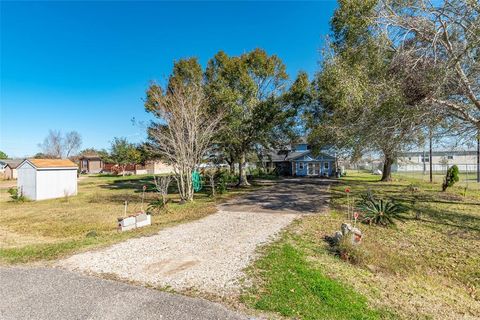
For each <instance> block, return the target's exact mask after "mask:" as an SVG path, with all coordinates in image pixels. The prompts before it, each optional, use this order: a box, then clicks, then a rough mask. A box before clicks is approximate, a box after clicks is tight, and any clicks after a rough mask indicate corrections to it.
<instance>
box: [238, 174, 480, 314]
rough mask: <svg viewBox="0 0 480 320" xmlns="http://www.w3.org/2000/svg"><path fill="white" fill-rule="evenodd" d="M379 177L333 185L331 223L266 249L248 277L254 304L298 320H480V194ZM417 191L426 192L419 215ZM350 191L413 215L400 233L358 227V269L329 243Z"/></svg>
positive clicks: (343, 218)
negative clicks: (400, 206)
mask: <svg viewBox="0 0 480 320" xmlns="http://www.w3.org/2000/svg"><path fill="white" fill-rule="evenodd" d="M378 179H379V177H378V176H373V175H370V174H366V173H356V172H349V174H348V176H346V177H344V178H343V179H342V180H341V181H340V182H339V183H337V184H334V185H332V187H331V194H332V201H331V208H330V212H329V214H328V215H327V216H320V215H316V216H308V217H306V218H303V219H302V220H300V221H298V222H297V223H294V224H293V225H291V226H290V227H289V228H288V229H287V230H286V231H285V232H284V234H283V236H282V238H281V240H279V241H278V242H276V243H275V244H273V245H270V246H267V247H266V248H263V252H264V254H265V255H264V256H263V257H262V258H260V259H259V260H258V261H257V262H256V263H255V264H254V265H253V266H252V268H251V269H250V270H249V274H250V275H251V276H252V279H253V287H251V288H250V289H249V290H248V291H247V292H246V293H245V295H244V299H245V301H246V302H247V304H248V305H250V306H252V307H254V308H257V309H260V310H266V311H274V312H278V313H280V314H282V315H284V316H287V317H295V318H296V319H365V318H368V319H371V318H379V319H388V318H399V319H461V318H466V319H470V318H471V319H474V318H479V317H480V293H479V292H478V288H479V287H480V267H479V266H480V191H475V190H471V192H467V194H466V196H464V190H463V188H462V186H461V185H460V186H457V187H453V188H452V189H450V190H448V192H441V191H440V189H441V188H440V183H434V184H430V183H428V182H424V181H422V180H420V179H416V178H414V177H406V176H404V175H396V176H395V177H394V181H392V182H388V183H382V182H379V181H378ZM410 184H414V185H416V186H418V187H419V188H420V191H419V192H418V194H417V195H416V196H415V197H416V199H417V200H416V203H415V207H414V208H412V200H413V196H412V194H411V192H409V191H408V186H409V185H410ZM347 186H348V187H350V189H351V193H350V195H351V198H350V200H351V201H352V200H355V199H358V198H359V196H360V195H361V194H362V193H365V192H366V191H367V190H370V191H371V192H373V193H374V194H375V195H376V196H377V197H383V198H389V199H393V200H395V201H398V202H402V203H403V204H404V205H405V206H408V207H409V208H410V211H409V212H408V214H407V218H408V219H407V220H406V222H404V223H401V222H399V223H397V225H396V226H395V227H390V228H384V227H377V226H369V225H365V224H360V225H359V227H360V228H361V230H362V232H363V234H364V239H363V243H362V245H361V252H362V259H361V261H359V262H358V263H357V264H355V265H354V264H352V263H349V262H345V261H343V260H341V259H340V258H339V257H338V256H337V255H336V254H335V253H334V252H333V251H332V249H331V247H330V245H329V244H328V243H327V242H326V241H325V236H328V235H332V234H333V233H334V232H335V231H336V230H339V229H340V225H341V223H342V222H348V221H347V215H346V211H347V210H346V203H347V198H346V194H345V191H344V190H345V188H346V187H347ZM352 202H353V201H352ZM415 212H418V213H419V214H420V219H415ZM352 301H354V302H352Z"/></svg>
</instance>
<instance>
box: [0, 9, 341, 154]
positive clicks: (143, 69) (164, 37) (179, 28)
mask: <svg viewBox="0 0 480 320" xmlns="http://www.w3.org/2000/svg"><path fill="white" fill-rule="evenodd" d="M335 6H336V3H335V1H321V2H301V3H300V2H262V3H256V2H207V3H204V2H177V3H165V2H140V3H139V2H135V3H134V2H109V1H106V2H90V1H84V2H56V1H55V2H54V1H52V2H29V3H27V2H3V1H2V2H1V3H0V11H1V17H0V21H1V22H0V23H1V25H0V30H1V56H0V59H1V65H0V68H1V70H0V71H1V84H0V89H1V97H0V103H1V111H0V112H1V113H0V150H3V151H5V152H6V153H7V154H8V155H11V156H17V157H21V156H26V155H33V154H35V153H36V152H38V151H39V148H38V146H37V145H38V143H40V142H41V141H42V140H43V138H44V137H45V136H46V135H47V133H48V130H49V129H55V130H61V131H63V132H66V131H71V130H76V131H78V132H79V133H80V134H81V135H82V138H83V145H82V148H87V147H96V148H108V146H109V142H110V141H111V140H112V138H113V137H116V136H117V137H127V138H128V139H129V140H131V141H133V142H140V141H142V140H143V139H144V138H145V130H144V127H142V126H141V125H133V124H132V121H131V120H132V118H135V119H136V120H137V121H139V122H141V121H144V122H148V120H149V119H150V116H149V115H148V114H147V113H145V111H144V109H143V102H142V99H143V97H144V92H145V89H146V88H147V86H148V83H149V81H150V80H157V81H162V80H164V79H165V78H166V77H167V76H168V75H169V73H170V71H171V68H172V64H173V61H175V60H178V59H180V58H184V57H198V58H199V60H200V62H201V63H202V64H203V65H205V64H206V62H207V61H208V59H209V58H210V57H212V56H213V55H214V54H215V53H216V52H217V51H219V50H224V51H226V52H227V53H228V54H230V55H237V54H241V53H243V52H245V51H249V50H252V49H254V48H256V47H261V48H264V49H265V50H267V52H268V53H270V54H277V55H278V56H279V57H280V58H281V59H283V61H284V62H285V64H286V65H287V70H288V73H289V74H290V77H291V78H294V77H295V75H296V74H297V72H298V71H300V70H305V71H307V72H308V73H309V74H311V75H312V74H313V73H314V72H315V70H316V69H317V67H318V61H319V59H320V54H319V50H320V48H321V46H322V43H323V39H324V36H325V35H327V34H328V33H329V21H330V18H331V16H332V13H333V11H334V9H335Z"/></svg>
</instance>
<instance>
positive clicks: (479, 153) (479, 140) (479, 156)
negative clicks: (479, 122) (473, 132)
mask: <svg viewBox="0 0 480 320" xmlns="http://www.w3.org/2000/svg"><path fill="white" fill-rule="evenodd" d="M477 182H478V183H480V128H479V129H478V132H477Z"/></svg>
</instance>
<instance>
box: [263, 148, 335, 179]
mask: <svg viewBox="0 0 480 320" xmlns="http://www.w3.org/2000/svg"><path fill="white" fill-rule="evenodd" d="M265 162H266V163H267V166H269V167H270V168H275V169H276V170H277V172H278V174H280V175H287V176H322V177H324V176H327V177H330V176H333V175H334V174H335V171H336V168H335V157H334V156H331V155H329V154H327V153H324V152H320V153H319V154H313V152H312V151H311V150H310V146H309V145H308V144H307V143H299V144H296V145H294V146H293V147H292V148H291V150H282V151H275V152H271V153H269V154H268V155H267V156H266V160H265Z"/></svg>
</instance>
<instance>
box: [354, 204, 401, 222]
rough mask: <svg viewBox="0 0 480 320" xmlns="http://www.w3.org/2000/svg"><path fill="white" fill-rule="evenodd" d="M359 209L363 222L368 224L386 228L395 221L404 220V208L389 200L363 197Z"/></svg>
mask: <svg viewBox="0 0 480 320" xmlns="http://www.w3.org/2000/svg"><path fill="white" fill-rule="evenodd" d="M359 207H360V209H361V210H362V211H363V217H364V221H365V222H367V223H370V224H372V223H374V224H378V225H382V226H388V225H390V224H392V225H394V224H395V220H400V221H403V220H405V218H404V217H403V216H402V213H404V212H405V211H406V210H405V207H403V206H402V205H400V204H398V203H395V202H393V201H390V200H385V199H379V200H376V199H374V198H373V197H365V198H364V199H363V201H362V202H361V203H360V205H359Z"/></svg>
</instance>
